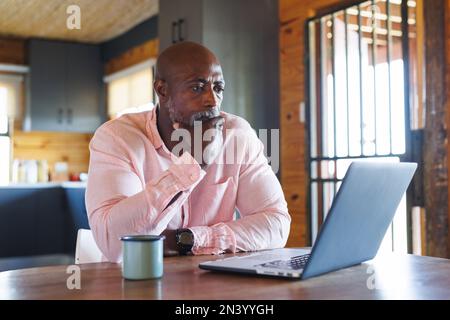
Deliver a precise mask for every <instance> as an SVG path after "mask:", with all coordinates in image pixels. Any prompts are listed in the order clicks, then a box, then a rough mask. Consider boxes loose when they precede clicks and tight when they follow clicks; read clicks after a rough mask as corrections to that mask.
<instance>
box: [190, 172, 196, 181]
mask: <svg viewBox="0 0 450 320" xmlns="http://www.w3.org/2000/svg"><path fill="white" fill-rule="evenodd" d="M190 178H191V181H195V180H197V178H196V177H195V174H193V173H191V176H190Z"/></svg>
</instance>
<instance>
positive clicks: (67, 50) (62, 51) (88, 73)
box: [24, 39, 105, 132]
mask: <svg viewBox="0 0 450 320" xmlns="http://www.w3.org/2000/svg"><path fill="white" fill-rule="evenodd" d="M29 54H30V78H29V90H28V103H27V104H28V106H27V121H25V125H24V129H25V130H39V131H69V132H94V131H95V130H96V129H97V127H98V126H100V124H101V123H103V122H104V120H105V110H104V109H105V108H104V86H103V83H102V63H101V57H100V47H99V46H97V45H90V44H80V43H69V42H61V41H49V40H37V39H33V40H30V42H29Z"/></svg>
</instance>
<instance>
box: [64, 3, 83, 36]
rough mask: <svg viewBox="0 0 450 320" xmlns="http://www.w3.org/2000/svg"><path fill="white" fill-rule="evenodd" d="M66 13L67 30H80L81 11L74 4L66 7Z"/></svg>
mask: <svg viewBox="0 0 450 320" xmlns="http://www.w3.org/2000/svg"><path fill="white" fill-rule="evenodd" d="M66 13H67V14H68V17H67V20H66V27H67V29H69V30H74V29H76V30H80V29H81V9H80V7H79V6H77V5H76V4H72V5H70V6H67V9H66Z"/></svg>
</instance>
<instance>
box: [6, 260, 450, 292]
mask: <svg viewBox="0 0 450 320" xmlns="http://www.w3.org/2000/svg"><path fill="white" fill-rule="evenodd" d="M211 259H214V257H212V256H200V257H172V258H165V259H164V268H165V270H164V276H163V278H162V279H159V280H146V281H128V280H124V279H123V278H122V276H121V266H120V264H113V263H96V264H84V265H80V275H81V278H80V279H81V281H80V283H81V289H79V290H78V289H72V290H69V289H68V288H67V279H68V277H69V276H71V274H70V273H67V267H68V266H51V267H41V268H32V269H23V270H14V271H5V272H1V273H0V299H179V300H183V299H190V300H192V299H208V300H209V299H225V300H227V299H232V300H242V299H244V300H245V299H262V300H266V299H267V300H268V299H270V300H271V299H450V260H447V259H439V258H431V257H420V256H413V255H387V256H384V257H377V258H376V259H374V260H372V261H369V262H366V263H363V264H361V265H358V266H355V267H351V268H347V269H343V270H339V271H336V272H332V273H329V274H326V275H323V276H320V277H316V278H311V279H308V280H302V281H298V280H287V279H278V278H264V277H257V276H245V275H238V274H228V273H216V272H210V271H204V270H201V269H199V268H198V263H199V262H201V261H205V260H211Z"/></svg>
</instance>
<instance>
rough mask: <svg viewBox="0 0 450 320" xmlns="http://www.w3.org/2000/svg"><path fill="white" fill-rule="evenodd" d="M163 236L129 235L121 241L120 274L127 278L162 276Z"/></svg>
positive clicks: (154, 277)
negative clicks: (121, 259) (121, 258)
mask: <svg viewBox="0 0 450 320" xmlns="http://www.w3.org/2000/svg"><path fill="white" fill-rule="evenodd" d="M164 239H165V237H164V236H152V235H129V236H123V237H121V238H120V240H121V241H122V252H123V261H122V276H123V277H124V278H125V279H127V280H145V279H157V278H161V277H162V276H163V255H164Z"/></svg>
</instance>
